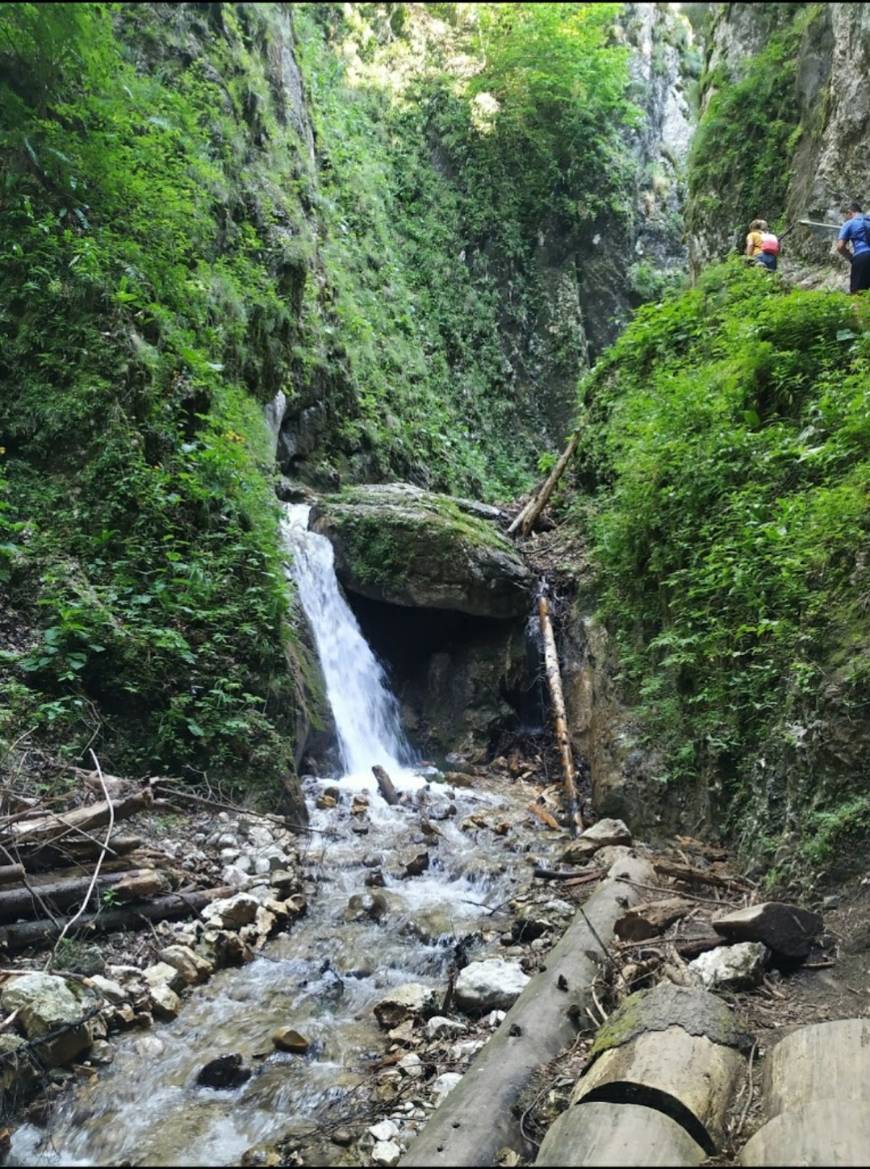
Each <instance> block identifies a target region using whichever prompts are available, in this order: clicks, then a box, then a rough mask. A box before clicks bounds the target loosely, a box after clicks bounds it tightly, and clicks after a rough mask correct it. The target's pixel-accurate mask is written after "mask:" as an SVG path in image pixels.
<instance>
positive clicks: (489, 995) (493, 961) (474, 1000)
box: [455, 958, 529, 1015]
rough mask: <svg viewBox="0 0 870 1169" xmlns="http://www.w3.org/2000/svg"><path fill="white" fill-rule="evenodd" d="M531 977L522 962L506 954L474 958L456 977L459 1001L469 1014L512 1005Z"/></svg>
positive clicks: (484, 1012) (457, 1002) (458, 1003)
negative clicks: (506, 959)
mask: <svg viewBox="0 0 870 1169" xmlns="http://www.w3.org/2000/svg"><path fill="white" fill-rule="evenodd" d="M528 981H529V976H528V975H527V974H525V973H524V972H523V969H522V967H521V966H520V964H519V962H507V961H505V960H504V959H503V958H484V959H483V961H482V962H471V963H470V964H469V965H468V966H466V967H465V968H464V969H463V970H461V971H460V973H459V977H458V978H457V979H456V987H455V991H456V1005H457V1006H458V1007H459V1008H460V1010H463V1011H465V1012H466V1013H467V1014H469V1015H484V1014H486V1013H487V1012H488V1011H493V1010H506V1009H507V1008H508V1007H511V1006H513V1004H514V1003H515V1002H516V1000H517V999H518V998H519V996H520V994H521V993H522V990H523V988H524V987H525V985H526V983H527V982H528Z"/></svg>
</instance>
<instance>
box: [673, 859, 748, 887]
mask: <svg viewBox="0 0 870 1169" xmlns="http://www.w3.org/2000/svg"><path fill="white" fill-rule="evenodd" d="M653 867H654V868H655V871H656V872H657V873H661V875H662V876H663V877H674V878H675V879H676V880H677V881H686V882H687V883H688V884H690V885H713V886H715V887H716V888H717V889H742V890H743V891H744V892H746V893H751V892H752V891H753V889H752V886H751V885H749V884H748V883H747V882H746V881H742V880H741V879H740V878H739V877H726V876H721V875H720V874H719V873H714V872H712V871H711V870H710V869H695V868H693V867H692V866H691V865H681V864H678V863H677V862H676V861H666V860H660V859H656V860H654V861H653Z"/></svg>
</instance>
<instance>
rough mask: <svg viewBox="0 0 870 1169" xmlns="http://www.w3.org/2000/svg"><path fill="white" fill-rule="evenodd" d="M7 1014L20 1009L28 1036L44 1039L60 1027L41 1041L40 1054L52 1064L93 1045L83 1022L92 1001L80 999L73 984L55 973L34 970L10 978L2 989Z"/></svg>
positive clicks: (73, 1056) (3, 1003)
mask: <svg viewBox="0 0 870 1169" xmlns="http://www.w3.org/2000/svg"><path fill="white" fill-rule="evenodd" d="M0 1005H2V1008H3V1012H4V1014H10V1013H11V1012H12V1011H14V1010H17V1011H18V1019H19V1022H20V1024H21V1026H22V1027H23V1028H24V1033H25V1035H26V1036H27V1038H28V1039H41V1038H42V1037H43V1036H45V1035H48V1034H49V1033H50V1032H52V1031H56V1030H57V1029H58V1028H60V1027H63V1028H66V1029H65V1030H64V1031H63V1032H62V1033H61V1034H60V1035H58V1036H56V1038H54V1039H52V1040H50V1041H48V1042H47V1043H44V1044H41V1045H40V1047H39V1054H40V1056H41V1058H42V1059H43V1060H45V1061H46V1062H47V1063H49V1064H63V1063H69V1062H70V1060H73V1059H75V1057H76V1056H77V1055H78V1054H79V1053H80V1052H82V1051H84V1050H85V1048H87V1047H90V1045H91V1033H90V1031H89V1030H88V1026H87V1024H86V1023H83V1022H81V1018H82V1015H83V1014H84V1013H85V1011H86V1009H87V1007H88V1005H89V1002H88V1001H86V1000H85V1001H83V1000H82V999H80V998H79V997H78V996H77V995H76V994H75V993H74V992H73V990H72V989H71V988H70V984H69V983H68V982H67V981H66V980H65V979H63V978H58V977H57V975H54V974H42V973H36V972H34V973H32V974H24V975H22V976H21V977H18V978H10V979H9V980H8V981H7V982H6V983H5V985H4V986H3V991H2V993H0Z"/></svg>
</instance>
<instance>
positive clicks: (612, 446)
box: [575, 261, 870, 875]
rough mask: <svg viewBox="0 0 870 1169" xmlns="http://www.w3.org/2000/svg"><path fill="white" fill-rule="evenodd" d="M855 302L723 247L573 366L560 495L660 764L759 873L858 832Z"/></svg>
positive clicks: (862, 630) (869, 596)
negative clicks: (573, 517)
mask: <svg viewBox="0 0 870 1169" xmlns="http://www.w3.org/2000/svg"><path fill="white" fill-rule="evenodd" d="M868 312H870V305H868V303H867V301H866V299H865V298H854V297H852V298H850V297H848V296H846V295H843V294H840V293H820V292H801V291H788V290H787V289H786V288H785V287H784V286H783V285H782V284H781V283H780V282H779V281H778V280H777V279H776V278H770V277H769V276H768V275H767V274H766V273H764V272H761V271H760V270H756V269H749V270H745V269H743V268H742V265H741V263H740V261H734V262H732V263H731V264H727V265H723V266H720V267H717V268H711V269H708V270H707V271H706V272H705V273H704V274H703V276H702V277H701V279H700V281H699V283H698V285H697V287H695V288H693V289H692V290H691V291H689V292H686V293H684V294H682V295H679V296H674V297H672V298H670V299H668V300H666V301H664V302H663V303H662V304H660V305H656V306H654V307H653V306H645V307H643V308H641V309H640V310H639V311H638V313H637V316H636V318H635V320H634V321H633V322H632V324H631V325H630V326H629V327H628V329H627V330H626V331H625V333H624V334H623V335H622V337H621V338H620V339H619V341H618V342H617V343H616V344H615V345H614V346H613V348H612V349H611V350H610V351H609V353H608V355H607V356H606V358H605V359H604V360H602V362H600V363H599V365H598V366H597V367H596V370H595V371H594V373H593V374H591V375H590V376H589V377H588V378H587V379H586V381H585V384H584V385H583V397H584V401H585V423H584V428H583V438H582V442H581V448H580V468H581V480H582V485H583V487H584V488H585V489H586V490H588V491H589V492H590V493H591V494H592V502H591V503H590V502H589V500H588V499H587V498H586V497H585V496H580V497H578V500H577V502H576V503H575V507H576V508H577V514H578V518H581V517H582V519H583V522H584V523H588V524H589V525H590V526H591V532H592V533H593V539H594V547H595V553H596V558H597V562H598V566H599V571H600V586H601V590H602V591H601V603H602V607H603V611H604V615H605V617H606V620H607V622H608V624H609V626H610V628H611V629H613V630H614V631H615V633H616V636H617V638H618V644H619V650H620V658H621V663H622V666H621V668H622V672H623V680H624V682H625V684H626V687H627V689H628V691H629V692H630V693H631V694H632V695H633V697H634V700H635V702H636V703H637V708H638V712H639V714H640V715H641V719H642V722H643V725H644V726H645V728H646V734H647V736H648V739H649V742H650V743H651V744H652V745H654V746H656V747H657V748H659V749H660V750H661V751H662V756H663V759H664V764H663V767H662V770H661V773H660V776H659V778H660V779H661V782H662V783H663V784H667V785H669V786H670V787H671V789H672V794H673V795H674V796H675V797H676V798H680V797H679V793H680V791H681V790H682V791H686V790H687V789H688V787H694V788H696V787H697V786H698V785H701V786H702V787H705V788H706V789H707V790H708V792H709V800H708V801H706V802H707V803H708V806H709V807H710V808H711V812H712V814H713V817H714V819H715V820H717V821H718V822H720V823H723V824H725V825H727V827H728V828H729V830H730V832H731V834H732V835H734V836H735V837H737V838H738V839H739V841H740V842H741V844H742V845H743V847H744V849H745V850H746V852H747V853H748V854H750V855H752V856H753V857H754V858H755V859H756V860H757V861H759V862H761V863H763V864H765V865H767V866H768V867H770V869H771V871H772V872H773V873H774V875H775V874H776V873H777V866H779V870H778V871H779V872H780V873H782V872H783V870H784V869H788V868H791V869H792V871H794V870H796V869H800V867H801V866H804V867H805V866H806V862H807V861H809V862H812V863H824V864H826V865H834V864H842V863H845V864H848V863H849V862H850V861H851V860H854V859H855V858H856V854H855V852H854V850H853V848H852V847H851V845H853V844H854V843H855V842H856V841H857V840H858V839H861V840H864V839H866V838H867V837H868V836H870V794H868V792H870V787H868V781H870V774H868V762H867V761H868V758H870V753H868V747H870V686H868V682H870V619H868V608H870V576H868V560H870V540H868V535H870V533H868V526H870V525H868V507H867V489H868V484H870V421H868V419H870V412H868V407H870V376H868V375H870V332H868V325H870V320H868Z"/></svg>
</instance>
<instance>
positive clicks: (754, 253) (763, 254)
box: [743, 219, 779, 272]
mask: <svg viewBox="0 0 870 1169" xmlns="http://www.w3.org/2000/svg"><path fill="white" fill-rule="evenodd" d="M743 254H744V255H745V256H746V257H747V258H748V259H750V260H752V262H753V263H754V264H757V265H758V266H759V267H761V268H766V269H767V270H768V272H775V271H776V257H777V256H778V255H779V240H778V239H777V238H776V236H775V235H774V234H773V232H772V231H768V229H767V220H766V219H753V221H752V222H751V223H750V225H749V234H748V235H747V237H746V248H745V250H744V253H743Z"/></svg>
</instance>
